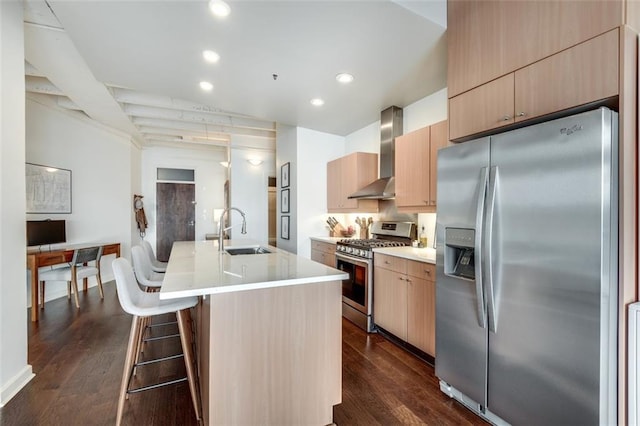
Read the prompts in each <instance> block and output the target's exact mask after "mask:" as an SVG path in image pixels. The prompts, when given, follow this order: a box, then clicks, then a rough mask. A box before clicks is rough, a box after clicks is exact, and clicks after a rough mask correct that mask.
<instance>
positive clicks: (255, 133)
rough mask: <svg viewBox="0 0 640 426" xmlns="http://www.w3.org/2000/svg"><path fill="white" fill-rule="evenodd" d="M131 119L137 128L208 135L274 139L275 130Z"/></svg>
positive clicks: (155, 119) (159, 119) (154, 119)
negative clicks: (217, 134)
mask: <svg viewBox="0 0 640 426" xmlns="http://www.w3.org/2000/svg"><path fill="white" fill-rule="evenodd" d="M131 121H132V122H133V124H135V125H136V126H138V128H143V127H144V128H159V129H171V130H173V131H176V130H179V131H189V132H197V133H199V134H201V135H204V136H206V135H208V134H214V133H223V134H229V135H231V134H233V135H238V136H251V137H255V138H263V139H270V140H271V139H274V140H275V131H270V130H254V129H243V128H237V127H228V126H219V125H209V124H206V123H190V122H186V121H174V120H165V119H161V118H139V117H132V119H131Z"/></svg>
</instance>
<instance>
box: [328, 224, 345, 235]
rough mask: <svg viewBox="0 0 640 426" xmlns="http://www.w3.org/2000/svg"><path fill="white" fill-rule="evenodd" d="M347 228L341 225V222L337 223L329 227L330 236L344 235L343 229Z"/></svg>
mask: <svg viewBox="0 0 640 426" xmlns="http://www.w3.org/2000/svg"><path fill="white" fill-rule="evenodd" d="M344 230H345V229H344V228H343V227H342V225H340V224H339V223H338V224H336V226H334V227H333V228H331V229H329V236H330V237H342V231H344Z"/></svg>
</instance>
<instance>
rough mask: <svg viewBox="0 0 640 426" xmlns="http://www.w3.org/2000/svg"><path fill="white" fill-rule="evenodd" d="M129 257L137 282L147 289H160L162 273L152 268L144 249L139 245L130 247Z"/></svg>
mask: <svg viewBox="0 0 640 426" xmlns="http://www.w3.org/2000/svg"><path fill="white" fill-rule="evenodd" d="M131 259H132V260H133V270H134V272H135V275H136V279H137V280H138V283H139V284H140V285H141V286H143V287H145V288H146V289H147V290H160V287H161V286H162V280H163V279H164V274H163V273H161V272H155V271H154V270H153V269H152V265H151V261H150V260H149V257H148V256H147V253H145V250H144V249H143V248H142V247H140V246H133V247H131Z"/></svg>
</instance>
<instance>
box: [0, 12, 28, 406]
mask: <svg viewBox="0 0 640 426" xmlns="http://www.w3.org/2000/svg"><path fill="white" fill-rule="evenodd" d="M22 20H23V16H22V2H18V1H0V407H1V406H3V405H4V404H6V403H7V401H9V399H10V398H12V397H13V396H14V395H15V394H16V393H17V392H18V391H19V390H20V389H21V388H22V387H23V386H24V385H25V384H26V383H27V382H28V381H29V380H31V378H32V377H33V373H32V369H31V366H30V365H28V364H27V292H26V287H25V286H24V285H20V283H22V282H24V281H23V280H24V278H25V252H26V232H25V220H24V212H25V206H26V202H25V178H24V177H25V174H24V173H25V169H24V161H25V154H24V146H25V111H24V102H25V100H24V93H25V88H24V32H23V22H22Z"/></svg>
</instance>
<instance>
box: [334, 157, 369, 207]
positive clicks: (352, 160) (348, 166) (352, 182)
mask: <svg viewBox="0 0 640 426" xmlns="http://www.w3.org/2000/svg"><path fill="white" fill-rule="evenodd" d="M376 166H377V165H376ZM341 167H342V170H341V176H342V178H341V181H340V184H341V185H342V194H341V196H340V198H341V199H340V206H341V208H343V209H354V210H355V209H357V208H358V200H357V199H353V200H350V199H349V195H351V194H353V193H354V192H356V191H357V190H358V189H360V188H361V187H363V186H365V185H366V184H367V183H369V182H366V183H364V184H360V181H361V180H362V179H358V156H357V155H354V154H352V155H348V156H346V157H343V158H342V161H341ZM372 181H373V180H372Z"/></svg>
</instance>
